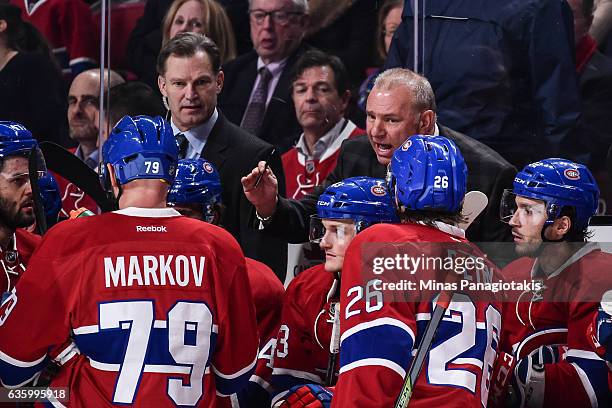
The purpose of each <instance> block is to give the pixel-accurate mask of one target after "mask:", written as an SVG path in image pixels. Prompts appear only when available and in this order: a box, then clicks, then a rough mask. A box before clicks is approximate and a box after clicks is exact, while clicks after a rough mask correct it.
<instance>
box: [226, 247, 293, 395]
mask: <svg viewBox="0 0 612 408" xmlns="http://www.w3.org/2000/svg"><path fill="white" fill-rule="evenodd" d="M246 266H247V272H248V275H249V282H250V284H251V291H252V293H253V304H254V305H255V313H256V316H257V331H258V333H259V350H260V351H259V354H258V356H257V366H256V368H255V373H254V374H253V375H252V376H251V378H250V379H249V383H248V385H247V387H246V388H245V389H243V390H242V391H240V392H238V395H235V396H232V401H227V398H225V399H224V402H223V405H221V404H220V406H241V407H256V406H263V405H264V404H265V405H266V406H267V405H270V404H269V400H270V396H269V394H270V383H269V381H270V376H271V375H272V353H273V350H274V345H275V344H276V334H277V333H278V327H279V325H280V318H281V310H282V305H283V296H284V294H285V288H284V287H283V284H282V283H281V282H280V280H279V279H278V277H277V276H276V275H275V274H274V272H273V271H272V269H270V268H269V267H268V266H266V265H265V264H263V263H261V262H259V261H256V260H254V259H251V258H246ZM235 399H237V400H238V401H239V402H238V403H236V400H235ZM228 402H229V404H228Z"/></svg>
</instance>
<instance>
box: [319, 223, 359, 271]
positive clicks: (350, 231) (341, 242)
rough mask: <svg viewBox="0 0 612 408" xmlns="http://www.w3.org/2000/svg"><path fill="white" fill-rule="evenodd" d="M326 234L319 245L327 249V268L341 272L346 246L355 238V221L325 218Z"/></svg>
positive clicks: (327, 269)
mask: <svg viewBox="0 0 612 408" xmlns="http://www.w3.org/2000/svg"><path fill="white" fill-rule="evenodd" d="M323 226H324V227H325V235H323V238H321V242H320V243H319V246H320V247H321V249H322V250H324V251H325V270H326V271H327V272H340V271H341V270H342V263H343V262H344V253H345V252H346V248H348V246H349V244H350V243H351V241H352V240H353V238H355V234H356V233H355V223H354V222H353V221H350V220H348V221H344V220H326V219H324V220H323Z"/></svg>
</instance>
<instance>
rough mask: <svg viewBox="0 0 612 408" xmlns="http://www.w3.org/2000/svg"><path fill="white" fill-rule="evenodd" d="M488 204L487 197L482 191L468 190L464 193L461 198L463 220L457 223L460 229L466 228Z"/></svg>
mask: <svg viewBox="0 0 612 408" xmlns="http://www.w3.org/2000/svg"><path fill="white" fill-rule="evenodd" d="M487 204H489V199H488V198H487V196H486V194H485V193H483V192H482V191H470V192H468V193H467V194H466V195H465V198H464V200H463V209H462V210H461V215H463V217H464V219H465V221H464V222H461V223H459V224H457V226H458V227H459V228H461V229H464V230H465V229H467V228H468V227H469V226H470V225H471V224H472V223H473V222H474V220H475V219H476V218H477V217H478V216H479V215H480V213H482V212H483V211H484V209H485V208H486V207H487Z"/></svg>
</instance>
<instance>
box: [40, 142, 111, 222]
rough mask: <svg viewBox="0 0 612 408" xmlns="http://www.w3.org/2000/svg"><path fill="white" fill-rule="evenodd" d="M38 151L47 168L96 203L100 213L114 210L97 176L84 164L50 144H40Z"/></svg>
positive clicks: (65, 151)
mask: <svg viewBox="0 0 612 408" xmlns="http://www.w3.org/2000/svg"><path fill="white" fill-rule="evenodd" d="M40 150H42V152H43V155H44V156H45V162H46V163H47V168H49V169H51V170H53V171H54V172H55V173H57V174H59V175H60V176H62V177H63V178H65V179H66V180H68V181H70V182H71V183H73V184H74V185H76V186H77V187H78V188H80V189H81V190H83V191H84V192H85V194H87V195H88V196H90V197H91V198H92V199H93V200H94V201H95V202H96V204H97V205H98V207H100V209H101V210H102V212H108V211H113V210H114V209H115V205H114V204H113V203H112V202H111V200H109V199H108V197H107V196H106V193H105V192H104V190H103V189H102V186H101V185H100V181H99V179H98V174H97V173H96V172H95V171H93V170H92V169H90V168H89V167H88V166H87V165H86V164H85V162H83V161H82V160H81V159H79V158H78V157H76V156H75V155H74V154H72V153H70V152H69V151H68V150H66V149H64V148H63V147H61V146H59V145H57V144H55V143H52V142H42V143H40Z"/></svg>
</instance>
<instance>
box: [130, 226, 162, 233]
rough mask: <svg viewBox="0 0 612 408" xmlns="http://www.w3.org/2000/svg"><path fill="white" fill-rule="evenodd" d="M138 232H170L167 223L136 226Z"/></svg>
mask: <svg viewBox="0 0 612 408" xmlns="http://www.w3.org/2000/svg"><path fill="white" fill-rule="evenodd" d="M136 232H168V230H167V229H166V226H165V225H147V226H146V227H145V226H143V225H137V226H136Z"/></svg>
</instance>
